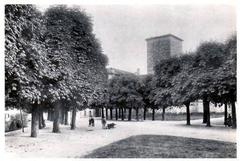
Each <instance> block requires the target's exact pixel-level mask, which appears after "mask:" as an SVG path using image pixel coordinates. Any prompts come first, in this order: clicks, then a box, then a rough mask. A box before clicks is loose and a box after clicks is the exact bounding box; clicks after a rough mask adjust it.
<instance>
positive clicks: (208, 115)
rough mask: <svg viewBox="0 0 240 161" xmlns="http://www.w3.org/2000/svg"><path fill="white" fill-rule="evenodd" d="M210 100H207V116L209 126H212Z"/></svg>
mask: <svg viewBox="0 0 240 161" xmlns="http://www.w3.org/2000/svg"><path fill="white" fill-rule="evenodd" d="M209 103H210V102H209V101H206V117H207V125H206V126H207V127H210V126H211V121H210V107H209Z"/></svg>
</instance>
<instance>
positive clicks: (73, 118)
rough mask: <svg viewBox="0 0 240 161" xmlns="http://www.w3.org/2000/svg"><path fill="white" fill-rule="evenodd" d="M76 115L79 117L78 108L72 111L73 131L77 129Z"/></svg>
mask: <svg viewBox="0 0 240 161" xmlns="http://www.w3.org/2000/svg"><path fill="white" fill-rule="evenodd" d="M76 115H77V107H76V106H74V107H73V110H72V121H71V130H74V129H75V128H76Z"/></svg>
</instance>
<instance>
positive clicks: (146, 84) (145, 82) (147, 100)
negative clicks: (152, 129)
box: [139, 75, 156, 120]
mask: <svg viewBox="0 0 240 161" xmlns="http://www.w3.org/2000/svg"><path fill="white" fill-rule="evenodd" d="M141 81H142V86H141V88H140V89H139V92H140V93H141V95H142V98H143V102H144V111H143V119H144V120H146V113H147V110H148V109H149V108H152V107H154V106H155V105H154V103H153V102H152V101H151V100H152V95H151V94H152V93H151V92H152V91H153V90H155V88H156V86H155V82H154V77H153V75H145V76H142V78H141ZM153 109H154V108H153ZM154 116H155V115H154V112H153V115H152V120H154V119H155V118H154Z"/></svg>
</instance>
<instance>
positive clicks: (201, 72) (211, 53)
mask: <svg viewBox="0 0 240 161" xmlns="http://www.w3.org/2000/svg"><path fill="white" fill-rule="evenodd" d="M223 46H224V45H223V44H222V43H218V42H204V43H202V44H200V46H199V47H198V49H197V51H196V57H195V60H194V64H193V67H194V68H195V70H196V71H197V72H196V75H195V81H194V82H193V83H194V86H195V88H194V89H195V93H198V94H199V98H201V99H202V100H203V104H204V111H205V112H204V115H205V116H206V117H205V119H206V122H207V126H211V125H210V109H209V103H210V101H212V100H213V98H214V97H216V95H217V94H216V90H215V86H214V82H215V81H214V80H215V79H216V78H215V76H214V75H215V73H216V71H217V70H218V67H219V65H221V64H223V62H224V59H223V58H224V47H223ZM204 121H205V120H204Z"/></svg>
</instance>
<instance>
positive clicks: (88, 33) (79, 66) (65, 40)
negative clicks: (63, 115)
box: [5, 5, 107, 136]
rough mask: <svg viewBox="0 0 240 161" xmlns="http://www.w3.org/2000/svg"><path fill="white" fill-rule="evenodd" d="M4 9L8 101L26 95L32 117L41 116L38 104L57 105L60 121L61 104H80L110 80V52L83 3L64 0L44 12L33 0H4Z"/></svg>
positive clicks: (26, 107) (10, 103)
mask: <svg viewBox="0 0 240 161" xmlns="http://www.w3.org/2000/svg"><path fill="white" fill-rule="evenodd" d="M5 14H6V18H5V22H6V23H5V25H6V27H5V33H6V41H5V48H6V50H5V62H6V63H5V69H6V70H5V76H6V80H5V82H6V102H7V105H13V103H12V102H13V101H12V100H15V102H16V101H18V102H20V99H21V100H22V101H21V102H23V100H24V104H23V105H22V107H23V108H24V109H28V107H33V108H30V109H32V110H33V111H31V112H32V117H33V118H32V122H34V120H35V121H36V120H38V118H36V119H35V116H37V115H36V113H38V110H37V109H40V107H43V105H44V107H51V108H53V107H54V111H55V112H56V114H54V116H55V118H56V119H55V121H54V125H56V126H57V125H58V117H59V109H69V107H68V106H67V107H64V106H66V105H71V106H74V109H76V106H78V107H81V108H82V107H83V106H84V104H86V102H88V100H89V99H90V98H91V96H92V93H93V92H94V90H95V88H96V86H104V84H106V82H107V71H106V68H105V67H106V65H107V57H106V56H105V55H103V54H102V50H101V46H100V44H99V42H98V40H97V39H96V37H95V35H94V34H93V33H92V23H91V19H90V17H89V16H88V15H86V13H85V12H84V11H82V10H80V9H79V8H68V7H66V6H62V5H60V6H53V7H50V8H48V9H47V11H46V12H45V13H44V15H42V14H41V13H40V12H39V11H38V10H37V9H36V8H35V7H34V6H33V5H6V8H5ZM46 102H48V104H52V105H51V106H46ZM27 104H32V105H34V106H27ZM52 106H53V107H52ZM42 109H43V108H41V110H42ZM33 113H35V114H33ZM35 126H36V123H34V124H32V128H33V127H35ZM54 127H55V126H54ZM53 131H55V130H53ZM56 131H58V130H56ZM34 136H36V133H34Z"/></svg>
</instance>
